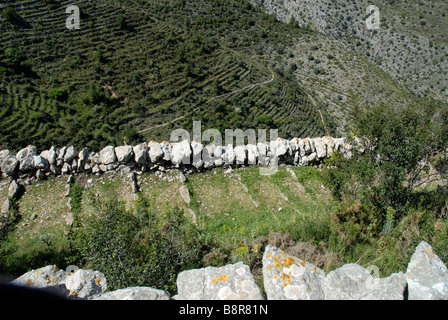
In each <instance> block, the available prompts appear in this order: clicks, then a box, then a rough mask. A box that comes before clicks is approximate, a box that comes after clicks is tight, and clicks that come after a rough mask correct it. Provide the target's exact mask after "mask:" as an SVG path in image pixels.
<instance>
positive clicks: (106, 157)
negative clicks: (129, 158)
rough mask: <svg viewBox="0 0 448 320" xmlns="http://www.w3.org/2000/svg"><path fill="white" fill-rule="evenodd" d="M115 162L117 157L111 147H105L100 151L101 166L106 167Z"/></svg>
mask: <svg viewBox="0 0 448 320" xmlns="http://www.w3.org/2000/svg"><path fill="white" fill-rule="evenodd" d="M116 161H117V156H116V155H115V148H114V147H112V146H107V147H105V148H104V149H102V150H101V151H100V162H101V164H104V165H108V164H111V163H114V162H116Z"/></svg>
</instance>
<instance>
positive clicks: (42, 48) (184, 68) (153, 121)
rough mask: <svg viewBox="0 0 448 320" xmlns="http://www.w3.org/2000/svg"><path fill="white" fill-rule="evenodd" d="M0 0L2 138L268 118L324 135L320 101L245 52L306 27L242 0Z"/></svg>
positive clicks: (98, 134)
mask: <svg viewBox="0 0 448 320" xmlns="http://www.w3.org/2000/svg"><path fill="white" fill-rule="evenodd" d="M70 4H76V5H77V6H78V7H79V8H80V10H81V25H80V29H78V30H77V29H72V30H69V29H67V28H66V25H65V23H66V19H67V18H68V17H69V14H67V13H66V12H65V9H66V8H67V6H69V5H70ZM3 6H4V7H3V11H2V12H5V11H6V10H7V9H8V10H13V11H14V13H15V17H14V19H7V17H6V15H5V14H3V15H2V16H3V17H2V20H0V30H2V32H1V39H0V40H1V41H0V43H1V48H0V52H1V54H2V55H1V58H0V61H1V64H0V75H1V81H0V103H1V105H2V107H1V111H0V119H1V123H2V125H1V126H0V131H1V135H0V136H1V141H0V145H3V146H4V147H8V148H15V147H16V146H23V145H27V144H34V145H36V146H38V147H39V148H44V147H49V146H50V145H52V144H55V145H63V144H68V143H72V144H75V145H79V146H86V145H87V146H89V147H92V148H94V149H99V148H101V147H102V146H104V145H106V144H110V143H112V144H119V143H120V144H121V143H123V142H125V143H133V142H135V141H142V140H144V139H156V140H159V141H162V140H168V139H169V133H170V132H171V130H172V129H173V128H179V127H183V128H187V129H188V128H191V127H192V121H193V120H202V122H203V127H204V129H206V128H207V127H213V128H218V129H222V130H223V129H225V128H242V129H245V128H254V127H255V126H257V127H258V128H259V127H263V126H265V127H271V128H272V127H275V128H279V129H280V134H281V135H282V136H285V137H293V136H317V135H322V134H332V133H334V128H335V126H334V125H333V124H332V121H331V119H330V117H329V114H327V112H326V109H325V108H324V105H323V104H322V103H320V102H317V103H316V102H315V101H313V99H312V98H310V96H311V95H312V93H310V92H307V91H306V90H305V89H304V88H303V87H301V86H300V85H299V84H298V83H296V81H295V80H294V79H293V78H292V77H291V76H290V74H288V73H286V72H284V71H283V70H281V69H275V68H273V67H272V66H271V65H269V64H268V63H267V61H266V60H264V59H263V57H261V56H259V55H258V54H257V52H258V53H259V52H260V50H262V49H263V48H266V47H269V46H276V45H282V46H286V45H291V44H292V43H293V42H292V40H291V39H293V38H299V37H302V36H303V35H304V34H306V33H307V31H305V30H302V29H299V28H296V27H293V26H285V25H284V24H282V23H280V22H278V21H277V20H276V19H275V18H273V17H272V16H269V15H266V14H264V13H262V12H260V11H258V10H255V9H254V8H253V7H252V6H251V5H249V4H248V3H247V2H245V1H231V2H230V3H229V2H227V1H225V2H224V1H196V2H188V3H186V2H185V1H176V2H174V1H165V2H163V3H162V2H161V1H149V2H144V3H140V2H139V1H76V2H74V1H39V0H34V1H6V2H5V4H4V5H3ZM266 30H268V31H269V32H266ZM323 118H326V121H322V120H323ZM327 118H328V119H327ZM175 119H177V120H176V121H173V120H175Z"/></svg>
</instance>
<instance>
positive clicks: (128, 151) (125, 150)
mask: <svg viewBox="0 0 448 320" xmlns="http://www.w3.org/2000/svg"><path fill="white" fill-rule="evenodd" d="M115 155H116V157H117V160H118V162H119V163H127V162H128V161H129V160H131V159H132V157H133V156H134V150H133V148H132V147H131V146H119V147H116V148H115Z"/></svg>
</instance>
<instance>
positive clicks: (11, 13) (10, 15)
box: [2, 6, 19, 22]
mask: <svg viewBox="0 0 448 320" xmlns="http://www.w3.org/2000/svg"><path fill="white" fill-rule="evenodd" d="M2 18H3V19H5V20H6V21H8V22H14V21H16V20H17V19H18V18H19V15H18V14H17V12H16V11H15V10H14V9H13V8H11V7H9V6H8V7H6V8H5V9H3V10H2Z"/></svg>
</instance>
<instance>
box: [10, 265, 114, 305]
mask: <svg viewBox="0 0 448 320" xmlns="http://www.w3.org/2000/svg"><path fill="white" fill-rule="evenodd" d="M11 284H13V285H19V286H25V287H28V288H35V289H37V288H38V289H54V290H49V291H52V292H53V293H56V294H58V295H60V296H62V297H64V298H67V299H82V300H88V299H93V298H97V297H99V296H100V295H102V294H103V293H104V291H105V290H106V289H107V282H106V278H105V277H104V275H103V274H102V273H101V272H99V271H92V270H77V271H76V272H74V273H67V272H66V271H64V270H61V269H58V268H57V267H56V266H55V265H49V266H46V267H43V268H40V269H36V270H32V271H30V272H27V273H25V274H23V275H22V276H20V277H19V278H17V279H15V280H14V281H12V282H11Z"/></svg>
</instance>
